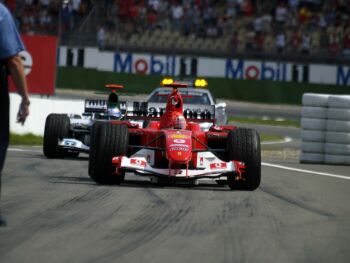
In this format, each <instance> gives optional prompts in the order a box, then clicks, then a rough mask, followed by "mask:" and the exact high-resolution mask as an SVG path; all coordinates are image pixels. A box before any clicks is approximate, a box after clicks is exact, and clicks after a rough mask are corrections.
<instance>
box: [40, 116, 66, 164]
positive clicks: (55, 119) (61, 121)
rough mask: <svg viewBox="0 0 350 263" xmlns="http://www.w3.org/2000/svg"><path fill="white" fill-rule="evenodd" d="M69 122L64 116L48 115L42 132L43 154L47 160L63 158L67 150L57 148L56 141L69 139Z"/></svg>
mask: <svg viewBox="0 0 350 263" xmlns="http://www.w3.org/2000/svg"><path fill="white" fill-rule="evenodd" d="M69 129H70V121H69V118H68V116H67V115H66V114H55V113H53V114H50V115H49V116H47V118H46V122H45V131H44V147H43V148H44V154H45V156H46V157H47V158H64V157H65V156H66V154H67V150H65V149H62V148H59V147H58V140H62V139H63V138H67V137H69Z"/></svg>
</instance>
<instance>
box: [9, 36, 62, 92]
mask: <svg viewBox="0 0 350 263" xmlns="http://www.w3.org/2000/svg"><path fill="white" fill-rule="evenodd" d="M22 40H23V42H24V45H25V47H26V51H23V52H21V53H20V56H21V57H22V59H23V64H24V70H25V73H26V78H27V83H28V89H29V93H36V94H43V95H53V94H54V93H55V77H56V57H57V55H56V52H57V37H54V36H29V35H22ZM10 79H11V78H10ZM10 91H11V92H14V91H16V89H15V87H14V85H13V83H12V81H11V80H10Z"/></svg>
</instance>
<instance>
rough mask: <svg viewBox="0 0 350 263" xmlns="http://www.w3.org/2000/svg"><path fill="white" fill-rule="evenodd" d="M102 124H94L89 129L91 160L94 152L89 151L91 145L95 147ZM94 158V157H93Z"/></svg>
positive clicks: (90, 174)
mask: <svg viewBox="0 0 350 263" xmlns="http://www.w3.org/2000/svg"><path fill="white" fill-rule="evenodd" d="M101 125H102V122H98V121H97V122H95V123H94V124H93V125H92V127H91V132H90V152H89V158H91V155H94V154H95V151H91V144H94V145H96V144H97V143H98V142H97V141H96V140H97V139H98V138H99V128H100V127H101ZM93 158H94V157H93ZM91 169H92V168H91V162H89V176H90V177H91V178H92V173H91Z"/></svg>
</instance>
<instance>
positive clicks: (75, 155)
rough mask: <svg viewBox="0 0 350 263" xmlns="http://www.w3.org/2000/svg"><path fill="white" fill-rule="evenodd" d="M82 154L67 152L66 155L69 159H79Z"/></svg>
mask: <svg viewBox="0 0 350 263" xmlns="http://www.w3.org/2000/svg"><path fill="white" fill-rule="evenodd" d="M79 154H80V152H67V153H66V157H69V158H78V156H79Z"/></svg>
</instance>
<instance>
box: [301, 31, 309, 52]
mask: <svg viewBox="0 0 350 263" xmlns="http://www.w3.org/2000/svg"><path fill="white" fill-rule="evenodd" d="M310 47H311V38H310V34H309V33H308V32H306V31H305V32H304V33H303V34H302V36H301V53H302V54H305V55H308V54H310Z"/></svg>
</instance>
